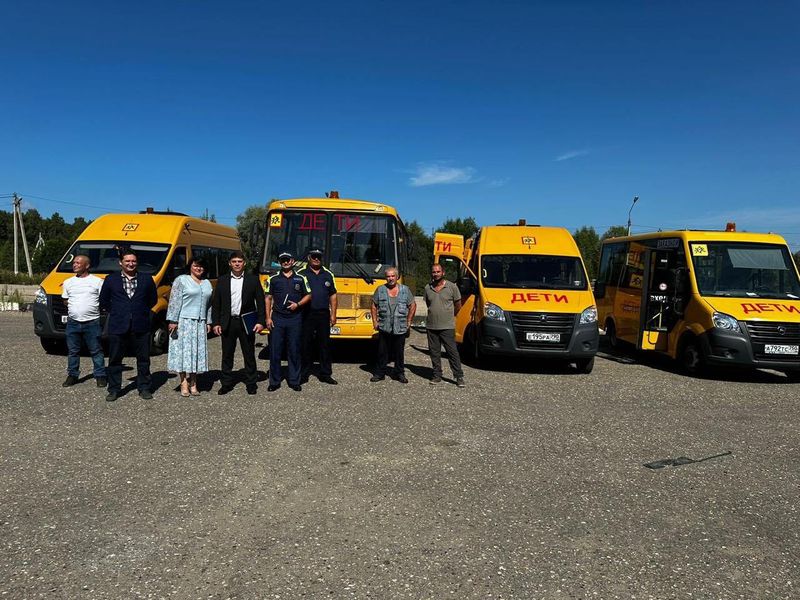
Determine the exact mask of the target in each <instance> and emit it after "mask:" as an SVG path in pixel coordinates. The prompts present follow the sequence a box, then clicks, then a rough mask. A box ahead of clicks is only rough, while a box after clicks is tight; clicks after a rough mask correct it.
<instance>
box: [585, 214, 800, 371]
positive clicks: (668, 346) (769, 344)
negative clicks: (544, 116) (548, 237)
mask: <svg viewBox="0 0 800 600" xmlns="http://www.w3.org/2000/svg"><path fill="white" fill-rule="evenodd" d="M728 229H729V230H727V231H691V230H685V231H663V232H658V233H652V234H643V235H634V236H630V237H620V238H611V239H608V240H605V241H604V242H603V246H602V252H601V257H600V270H599V274H598V279H597V283H596V284H595V297H596V298H597V301H598V311H599V318H600V323H601V324H603V326H604V327H605V331H606V335H607V336H608V339H609V341H610V343H611V344H612V345H618V344H619V342H620V341H622V342H627V343H629V344H632V345H634V346H635V347H636V348H638V349H639V350H651V351H655V352H661V353H663V354H666V355H667V356H669V357H671V358H674V359H677V360H679V361H680V363H681V364H682V366H683V368H684V369H685V370H686V371H687V372H689V373H692V374H694V373H698V372H699V371H701V370H702V369H703V367H704V366H706V365H713V366H733V367H750V368H771V369H778V370H781V371H785V372H786V374H787V375H788V376H789V377H790V378H791V379H793V380H795V381H797V380H798V378H799V377H800V282H798V274H797V268H796V266H795V264H794V261H793V260H792V255H791V253H790V251H789V248H788V246H787V245H786V242H785V241H784V239H783V238H782V237H780V236H779V235H774V234H761V233H743V232H736V231H735V225H733V224H730V225H729V228H728Z"/></svg>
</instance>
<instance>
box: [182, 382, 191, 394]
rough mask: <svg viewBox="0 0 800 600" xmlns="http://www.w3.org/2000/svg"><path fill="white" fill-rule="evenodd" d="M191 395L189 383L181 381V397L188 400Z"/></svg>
mask: <svg viewBox="0 0 800 600" xmlns="http://www.w3.org/2000/svg"><path fill="white" fill-rule="evenodd" d="M189 395H190V394H189V382H188V381H186V380H185V379H184V380H183V381H181V396H183V397H184V398H188V397H189Z"/></svg>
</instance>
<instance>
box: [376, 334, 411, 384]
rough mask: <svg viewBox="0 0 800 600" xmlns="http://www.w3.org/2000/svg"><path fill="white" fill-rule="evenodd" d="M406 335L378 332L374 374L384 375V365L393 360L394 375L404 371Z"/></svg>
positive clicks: (403, 373)
mask: <svg viewBox="0 0 800 600" xmlns="http://www.w3.org/2000/svg"><path fill="white" fill-rule="evenodd" d="M405 349H406V335H405V334H404V333H402V334H400V335H394V334H393V333H385V332H383V331H381V332H379V333H378V366H377V368H376V369H375V375H377V376H378V377H383V376H385V375H386V365H387V364H388V363H389V362H390V361H392V360H394V370H393V373H394V374H395V375H396V376H400V375H403V376H405V373H406V364H405Z"/></svg>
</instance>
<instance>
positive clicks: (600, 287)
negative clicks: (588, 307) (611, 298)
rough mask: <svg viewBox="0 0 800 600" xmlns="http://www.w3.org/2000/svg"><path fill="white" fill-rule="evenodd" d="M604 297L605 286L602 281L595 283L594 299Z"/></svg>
mask: <svg viewBox="0 0 800 600" xmlns="http://www.w3.org/2000/svg"><path fill="white" fill-rule="evenodd" d="M605 296H606V284H605V282H603V281H596V282H595V284H594V297H595V298H605Z"/></svg>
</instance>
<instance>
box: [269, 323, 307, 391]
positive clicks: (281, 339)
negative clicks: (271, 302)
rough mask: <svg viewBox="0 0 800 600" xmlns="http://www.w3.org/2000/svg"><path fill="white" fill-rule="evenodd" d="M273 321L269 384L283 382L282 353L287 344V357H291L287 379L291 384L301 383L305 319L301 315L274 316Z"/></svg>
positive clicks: (270, 336) (270, 334)
mask: <svg viewBox="0 0 800 600" xmlns="http://www.w3.org/2000/svg"><path fill="white" fill-rule="evenodd" d="M272 323H273V327H272V331H270V332H269V384H270V385H280V384H281V379H283V375H282V374H281V355H282V354H283V347H284V345H285V346H286V357H287V358H288V359H289V373H288V374H287V376H286V381H288V382H289V385H299V384H300V360H301V351H300V348H301V345H302V344H301V342H302V337H303V320H302V319H301V318H299V317H294V318H289V319H283V318H281V317H277V318H275V317H274V316H273V318H272Z"/></svg>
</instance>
